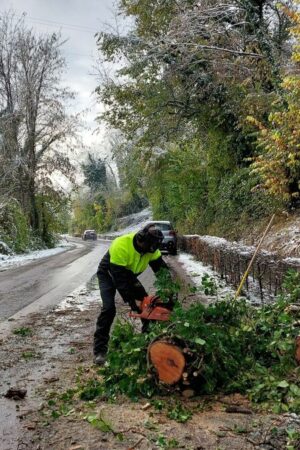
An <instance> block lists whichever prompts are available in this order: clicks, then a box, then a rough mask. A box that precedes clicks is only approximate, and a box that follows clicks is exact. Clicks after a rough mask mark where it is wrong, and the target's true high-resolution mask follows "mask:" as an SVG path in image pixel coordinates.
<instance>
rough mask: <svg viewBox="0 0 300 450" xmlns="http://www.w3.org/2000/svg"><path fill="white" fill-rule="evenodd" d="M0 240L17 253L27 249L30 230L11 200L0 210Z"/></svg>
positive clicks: (20, 210) (15, 204)
mask: <svg viewBox="0 0 300 450" xmlns="http://www.w3.org/2000/svg"><path fill="white" fill-rule="evenodd" d="M0 240H3V241H4V242H5V243H6V244H7V245H8V246H9V247H10V249H11V250H13V251H15V252H17V253H19V252H24V251H25V250H26V249H28V246H29V243H30V228H29V226H28V222H27V217H26V216H25V214H24V213H23V211H22V209H21V207H20V205H19V203H18V202H17V201H14V200H12V201H11V202H10V203H8V204H6V205H5V206H3V207H2V209H1V210H0Z"/></svg>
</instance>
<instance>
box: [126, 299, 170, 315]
mask: <svg viewBox="0 0 300 450" xmlns="http://www.w3.org/2000/svg"><path fill="white" fill-rule="evenodd" d="M167 305H168V304H164V303H162V302H161V300H160V298H159V297H158V296H157V295H148V296H147V297H144V298H143V301H142V306H141V312H140V313H135V312H131V313H129V316H130V317H134V318H139V319H146V320H166V321H167V320H170V314H171V309H168V308H167V307H166V306H167ZM172 306H173V304H172Z"/></svg>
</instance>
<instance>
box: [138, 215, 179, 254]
mask: <svg viewBox="0 0 300 450" xmlns="http://www.w3.org/2000/svg"><path fill="white" fill-rule="evenodd" d="M150 224H153V225H155V226H157V228H159V229H160V230H161V232H162V234H163V235H164V240H163V241H162V243H161V245H160V250H166V251H167V252H168V253H170V254H171V255H177V231H176V230H175V229H174V227H173V225H172V224H171V222H169V221H168V220H151V221H149V222H147V223H146V224H145V226H146V225H150Z"/></svg>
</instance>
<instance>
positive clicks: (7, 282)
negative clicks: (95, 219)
mask: <svg viewBox="0 0 300 450" xmlns="http://www.w3.org/2000/svg"><path fill="white" fill-rule="evenodd" d="M72 243H74V244H75V247H73V248H71V249H69V250H66V251H64V252H62V253H58V254H56V255H53V256H48V257H46V258H41V259H38V260H34V261H32V262H30V263H27V264H26V265H24V266H19V267H15V268H14V267H12V268H10V269H8V270H5V271H3V272H0V322H3V321H4V320H6V319H8V318H10V317H12V316H13V315H14V314H16V313H18V312H19V311H21V310H22V309H23V308H25V307H27V306H28V305H31V304H32V311H34V304H38V305H39V307H40V306H49V305H55V304H57V303H59V302H60V300H62V299H63V298H64V297H65V296H66V295H68V294H69V293H70V292H72V291H73V290H74V289H76V288H77V287H78V286H80V285H81V284H83V283H85V282H87V281H88V280H89V279H90V278H91V277H92V276H93V275H94V273H95V272H96V270H97V266H98V263H99V261H100V258H101V257H102V256H103V255H104V253H105V252H106V251H107V249H108V247H109V241H104V240H98V241H85V242H83V241H81V240H80V239H76V238H72Z"/></svg>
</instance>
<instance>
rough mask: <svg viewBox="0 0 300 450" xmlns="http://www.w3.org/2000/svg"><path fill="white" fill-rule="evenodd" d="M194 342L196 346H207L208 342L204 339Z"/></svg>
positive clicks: (197, 339)
mask: <svg viewBox="0 0 300 450" xmlns="http://www.w3.org/2000/svg"><path fill="white" fill-rule="evenodd" d="M194 342H195V343H196V344H199V345H205V344H206V341H205V340H204V339H201V338H196V339H195V340H194Z"/></svg>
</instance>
